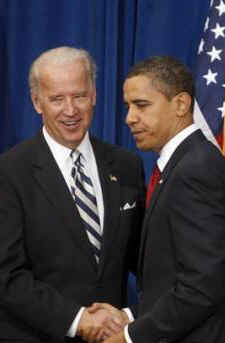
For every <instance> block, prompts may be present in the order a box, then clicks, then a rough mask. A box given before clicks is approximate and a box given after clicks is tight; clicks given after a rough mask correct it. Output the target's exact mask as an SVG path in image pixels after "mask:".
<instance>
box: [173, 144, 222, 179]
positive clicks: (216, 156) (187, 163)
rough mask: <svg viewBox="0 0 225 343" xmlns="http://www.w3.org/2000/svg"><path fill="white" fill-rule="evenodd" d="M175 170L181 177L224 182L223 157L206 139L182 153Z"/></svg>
mask: <svg viewBox="0 0 225 343" xmlns="http://www.w3.org/2000/svg"><path fill="white" fill-rule="evenodd" d="M177 171H178V174H179V176H181V177H182V178H187V177H190V178H191V179H192V180H197V179H199V180H201V182H204V181H206V180H207V182H208V183H210V181H211V182H212V184H214V185H215V184H217V183H220V184H221V183H224V184H225V159H224V157H223V155H222V153H221V151H220V150H219V149H218V148H217V147H216V146H215V145H214V144H212V143H211V142H209V141H208V140H206V139H205V140H203V141H201V142H200V143H199V144H198V145H194V146H193V147H192V149H190V150H189V151H187V152H186V153H185V154H184V156H183V158H182V159H181V161H180V163H179V164H178V169H177Z"/></svg>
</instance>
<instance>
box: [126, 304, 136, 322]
mask: <svg viewBox="0 0 225 343" xmlns="http://www.w3.org/2000/svg"><path fill="white" fill-rule="evenodd" d="M123 311H124V312H126V314H127V317H128V319H129V322H133V321H134V316H133V314H132V312H131V310H130V309H129V308H128V307H126V308H123Z"/></svg>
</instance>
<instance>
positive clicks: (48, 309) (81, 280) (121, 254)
mask: <svg viewBox="0 0 225 343" xmlns="http://www.w3.org/2000/svg"><path fill="white" fill-rule="evenodd" d="M92 146H93V149H94V153H95V157H96V161H97V166H98V171H99V175H100V181H101V186H102V191H103V198H104V206H105V220H104V229H103V231H104V234H103V245H102V254H101V257H100V262H99V265H97V263H96V260H95V258H94V255H93V253H92V249H91V247H90V243H89V240H88V238H87V235H86V232H85V230H84V228H83V225H82V221H81V218H80V216H79V213H78V210H77V208H76V206H75V204H74V201H73V199H72V196H71V194H70V191H69V189H68V187H67V185H66V183H65V181H64V178H63V176H62V174H61V172H60V170H59V169H58V167H57V165H56V162H55V160H54V158H53V156H52V154H51V152H50V150H49V148H48V146H47V144H46V142H45V140H44V138H43V136H42V135H38V136H37V137H35V138H33V139H32V140H29V141H27V142H24V143H22V144H19V145H18V146H16V147H15V148H13V149H12V150H11V151H9V152H7V153H5V154H3V155H2V156H1V157H0V340H1V339H21V340H24V341H27V340H28V341H29V342H30V341H31V342H33V341H34V342H40V341H48V342H50V341H57V342H60V341H63V340H64V337H65V335H66V333H67V330H68V329H69V327H70V325H71V323H72V321H73V319H74V317H75V316H76V314H77V312H78V311H79V309H80V307H81V306H88V305H90V304H92V303H93V302H94V301H100V302H101V301H104V302H109V303H111V304H113V305H115V306H117V307H121V306H124V305H126V287H127V275H128V270H129V269H130V268H131V267H134V266H135V259H136V253H137V249H138V241H139V235H140V223H141V220H142V214H143V207H144V179H143V168H142V163H141V161H140V159H139V158H137V157H136V156H135V155H134V154H132V153H129V152H127V151H125V150H124V149H122V148H118V147H115V146H112V145H109V144H106V143H101V142H100V141H98V140H95V139H92ZM111 176H114V178H112V177H111ZM127 203H129V204H130V205H132V204H134V203H135V204H136V206H135V207H134V208H132V209H128V210H124V209H123V207H124V205H125V204H127ZM77 341H79V339H77Z"/></svg>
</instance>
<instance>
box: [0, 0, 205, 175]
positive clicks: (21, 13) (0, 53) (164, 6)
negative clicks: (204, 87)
mask: <svg viewBox="0 0 225 343" xmlns="http://www.w3.org/2000/svg"><path fill="white" fill-rule="evenodd" d="M209 3H210V0H201V1H196V0H188V1H181V0H0V75H1V82H0V104H1V112H0V152H2V151H5V150H7V149H9V148H10V147H11V146H13V145H15V144H16V143H18V142H20V141H22V140H24V139H26V138H28V137H30V136H32V135H33V134H34V133H35V132H36V131H37V130H39V128H40V125H41V122H40V117H39V116H38V115H37V114H36V113H35V111H34V109H33V108H32V105H31V101H30V98H29V90H28V84H27V77H28V70H29V66H30V64H31V63H32V61H33V60H34V59H35V58H36V57H37V56H38V55H39V54H40V53H41V52H43V51H44V50H46V49H50V48H54V47H56V46H61V45H73V46H76V47H81V48H85V49H88V50H89V51H90V52H91V54H92V55H93V57H94V58H95V60H96V62H97V65H98V78H97V94H98V97H97V105H96V110H95V117H94V120H93V123H92V128H91V130H92V132H93V133H94V134H95V135H96V136H97V137H99V138H102V139H103V140H106V141H108V142H111V143H116V144H119V145H123V146H125V147H127V148H129V149H133V150H136V148H135V144H134V141H133V138H132V137H131V134H130V132H129V129H128V128H127V127H126V125H125V122H124V120H125V114H126V113H125V109H124V106H123V97H122V84H123V80H124V77H125V75H126V73H127V71H128V69H129V67H130V66H131V65H132V64H133V63H135V62H137V61H139V60H141V59H143V58H145V57H148V56H153V55H173V56H176V57H178V58H180V59H181V60H182V61H184V62H186V63H187V64H188V65H189V67H190V68H191V69H192V70H193V71H194V69H195V61H196V55H197V47H198V43H199V41H200V37H201V34H202V31H203V26H204V21H205V19H206V16H207V13H208V10H209V5H210V4H209ZM137 153H139V154H140V155H141V156H142V158H143V160H144V164H145V170H146V179H148V177H149V175H150V173H151V168H152V164H153V161H154V159H155V156H154V154H153V153H141V152H140V151H137Z"/></svg>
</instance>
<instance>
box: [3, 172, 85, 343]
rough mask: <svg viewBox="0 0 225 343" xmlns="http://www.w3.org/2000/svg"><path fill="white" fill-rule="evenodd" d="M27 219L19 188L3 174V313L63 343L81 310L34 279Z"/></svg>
mask: <svg viewBox="0 0 225 343" xmlns="http://www.w3.org/2000/svg"><path fill="white" fill-rule="evenodd" d="M15 173H16V169H15ZM24 217H25V213H24V209H23V205H22V203H21V202H20V197H19V195H18V194H17V190H16V188H15V187H14V185H12V184H11V182H10V181H9V178H8V177H7V175H5V173H3V172H2V171H1V170H0V228H1V229H0V302H1V308H0V312H1V311H4V312H5V313H8V314H9V316H10V317H12V318H14V319H13V320H16V321H18V322H19V323H21V326H23V325H25V326H27V327H28V328H29V327H31V328H32V329H33V330H35V331H37V332H40V333H42V334H43V335H44V336H45V335H46V337H49V336H50V337H53V338H57V339H59V338H61V339H62V338H63V337H64V336H65V335H66V332H67V330H68V329H69V327H70V325H71V323H72V321H73V319H74V317H75V315H76V313H77V312H78V310H79V309H80V306H79V305H78V304H76V303H74V302H73V301H71V299H66V298H65V297H64V296H62V294H60V293H59V292H58V291H57V290H56V289H54V288H52V287H51V286H49V285H48V284H46V283H44V282H42V281H41V280H37V279H36V278H35V270H33V266H32V262H31V261H30V260H29V257H28V254H27V253H26V241H25V234H24V230H28V229H29V228H25V225H24Z"/></svg>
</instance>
